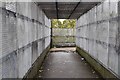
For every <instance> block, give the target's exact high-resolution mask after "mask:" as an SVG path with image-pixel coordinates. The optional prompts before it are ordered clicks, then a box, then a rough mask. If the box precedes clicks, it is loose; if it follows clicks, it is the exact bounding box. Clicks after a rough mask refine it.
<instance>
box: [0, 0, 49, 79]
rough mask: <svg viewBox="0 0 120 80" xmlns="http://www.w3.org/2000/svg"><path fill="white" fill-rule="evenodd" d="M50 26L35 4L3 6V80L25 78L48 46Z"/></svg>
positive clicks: (0, 39) (0, 69)
mask: <svg viewBox="0 0 120 80" xmlns="http://www.w3.org/2000/svg"><path fill="white" fill-rule="evenodd" d="M3 4H4V8H3ZM38 14H39V15H38ZM50 26H51V22H50V19H48V18H47V17H46V15H45V14H44V13H43V12H42V10H41V9H40V8H39V7H38V6H37V5H36V4H35V3H33V2H4V3H2V4H1V3H0V54H1V55H0V61H2V62H0V73H1V72H2V76H0V79H1V78H23V77H24V76H25V74H26V73H27V72H28V70H29V69H30V68H31V67H32V65H33V63H34V62H35V61H36V59H37V58H38V57H39V56H40V55H41V53H42V52H43V51H44V50H45V49H46V48H47V47H48V46H49V44H50V30H51V29H50ZM1 49H2V50H1ZM1 51H2V52H1Z"/></svg>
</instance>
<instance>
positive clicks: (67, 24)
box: [52, 19, 76, 28]
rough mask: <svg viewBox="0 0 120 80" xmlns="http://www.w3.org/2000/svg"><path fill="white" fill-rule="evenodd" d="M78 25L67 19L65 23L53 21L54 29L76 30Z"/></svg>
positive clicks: (57, 20)
mask: <svg viewBox="0 0 120 80" xmlns="http://www.w3.org/2000/svg"><path fill="white" fill-rule="evenodd" d="M75 25H76V20H74V19H66V20H64V21H63V23H62V22H61V21H60V20H59V19H53V20H52V28H74V27H75Z"/></svg>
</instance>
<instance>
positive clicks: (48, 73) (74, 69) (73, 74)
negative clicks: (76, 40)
mask: <svg viewBox="0 0 120 80" xmlns="http://www.w3.org/2000/svg"><path fill="white" fill-rule="evenodd" d="M41 77H42V78H99V76H98V74H97V73H96V72H95V71H94V70H93V69H92V68H91V67H90V66H89V65H88V64H87V63H86V61H84V59H83V58H82V57H81V56H79V55H78V54H77V53H76V52H71V51H68V52H67V51H66V52H65V51H58V52H50V53H49V55H48V56H47V57H46V59H45V61H44V63H43V66H42V67H41V69H40V70H39V73H38V75H37V78H41Z"/></svg>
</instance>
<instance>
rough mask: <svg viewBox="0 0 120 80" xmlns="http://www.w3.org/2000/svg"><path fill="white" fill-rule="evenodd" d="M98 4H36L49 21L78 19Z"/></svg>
mask: <svg viewBox="0 0 120 80" xmlns="http://www.w3.org/2000/svg"><path fill="white" fill-rule="evenodd" d="M99 3H100V2H37V4H38V6H40V8H41V9H42V10H43V12H44V13H45V14H46V16H47V17H48V18H50V19H78V18H79V17H80V16H81V15H83V14H84V13H86V12H87V11H89V10H90V9H91V8H93V7H94V6H96V5H98V4H99Z"/></svg>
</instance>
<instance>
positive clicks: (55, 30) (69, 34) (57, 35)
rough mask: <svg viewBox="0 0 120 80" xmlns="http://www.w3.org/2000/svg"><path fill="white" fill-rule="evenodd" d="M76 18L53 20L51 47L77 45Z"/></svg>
mask: <svg viewBox="0 0 120 80" xmlns="http://www.w3.org/2000/svg"><path fill="white" fill-rule="evenodd" d="M75 28H76V20H75V19H52V20H51V48H55V47H56V48H58V47H59V48H60V47H75V35H76V31H75Z"/></svg>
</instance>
